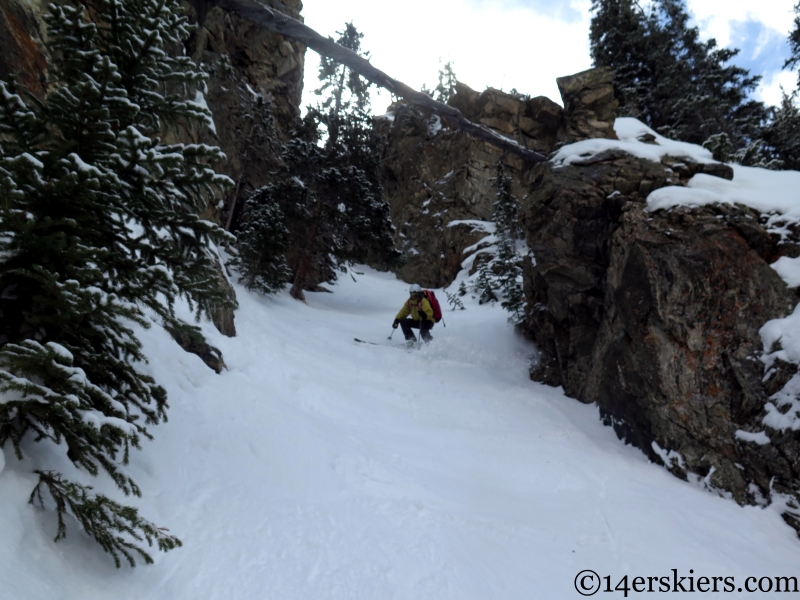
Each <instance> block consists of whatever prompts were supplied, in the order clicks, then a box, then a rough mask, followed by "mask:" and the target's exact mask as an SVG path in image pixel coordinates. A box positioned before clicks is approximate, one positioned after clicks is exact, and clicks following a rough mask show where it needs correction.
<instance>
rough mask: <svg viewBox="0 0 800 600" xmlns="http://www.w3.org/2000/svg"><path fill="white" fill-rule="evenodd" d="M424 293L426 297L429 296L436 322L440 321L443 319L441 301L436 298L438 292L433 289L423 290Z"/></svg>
mask: <svg viewBox="0 0 800 600" xmlns="http://www.w3.org/2000/svg"><path fill="white" fill-rule="evenodd" d="M422 293H423V294H425V298H427V299H428V302H430V303H431V308H432V309H433V321H434V323H438V322H439V321H441V320H442V307H441V306H439V301H438V300H437V299H436V294H434V293H433V290H422Z"/></svg>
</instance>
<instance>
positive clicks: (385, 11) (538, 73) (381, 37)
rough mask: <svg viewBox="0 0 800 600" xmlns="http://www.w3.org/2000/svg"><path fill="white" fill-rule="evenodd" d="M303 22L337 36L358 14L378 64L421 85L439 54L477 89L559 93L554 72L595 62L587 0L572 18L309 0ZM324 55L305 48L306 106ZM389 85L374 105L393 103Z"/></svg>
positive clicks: (453, 1)
mask: <svg viewBox="0 0 800 600" xmlns="http://www.w3.org/2000/svg"><path fill="white" fill-rule="evenodd" d="M303 4H304V9H303V16H304V18H305V22H306V24H307V25H309V26H310V27H312V28H314V29H315V30H317V31H318V32H319V33H320V34H322V35H326V36H331V37H336V34H335V32H336V31H337V30H341V29H342V26H343V25H344V23H345V22H346V21H349V20H352V21H353V22H354V24H355V26H356V27H357V28H358V29H359V31H361V32H362V33H364V40H363V46H364V48H365V49H366V50H369V51H370V52H371V53H372V64H373V65H375V66H376V67H378V68H380V69H381V70H383V71H385V72H386V73H387V74H389V75H390V76H392V77H394V78H396V79H399V80H400V81H403V82H404V83H406V84H408V85H410V86H411V87H413V88H415V89H419V88H420V87H421V86H422V85H423V84H427V85H428V86H432V85H433V84H435V83H436V79H437V73H438V71H439V59H440V58H441V60H442V61H443V62H446V61H448V60H449V61H452V62H453V65H454V69H455V72H456V75H457V76H458V78H459V80H460V81H463V82H464V83H466V84H467V85H469V86H470V87H472V88H474V89H476V90H483V89H485V88H486V87H488V86H492V87H496V88H500V87H502V88H503V89H505V90H509V89H511V88H517V90H519V91H520V92H523V93H526V94H531V95H533V96H538V95H544V96H548V97H550V98H551V99H553V100H554V101H556V102H559V103H560V101H561V98H560V95H559V93H558V88H557V87H556V83H555V79H556V77H561V76H563V75H571V74H573V73H577V72H579V71H583V70H585V69H588V68H590V67H591V59H590V57H589V40H588V28H589V19H590V14H589V6H590V2H589V0H573V2H572V5H573V6H574V8H575V9H576V10H577V11H578V12H579V14H581V15H583V19H582V20H581V21H578V22H574V23H566V22H563V21H558V20H556V19H554V18H551V17H547V16H542V15H539V14H537V13H536V12H534V10H533V9H531V8H525V6H524V3H522V2H520V3H517V4H503V5H502V8H500V5H498V4H495V3H480V4H475V3H470V2H466V1H465V0H405V1H404V2H393V3H377V2H375V1H374V0H372V1H366V0H337V2H331V1H330V0H304V3H303ZM318 65H319V58H318V56H317V55H316V54H315V53H314V52H312V51H309V52H308V53H307V55H306V88H307V90H306V94H305V95H304V98H303V104H304V106H305V105H306V104H308V103H310V102H314V101H315V100H316V99H315V97H314V96H313V94H310V93H308V92H309V91H310V90H313V89H314V88H315V87H316V82H317V68H318ZM389 102H390V100H389V96H388V94H386V93H384V94H383V95H382V96H381V97H380V98H379V99H377V100H374V101H373V105H374V107H375V108H374V110H375V112H380V111H382V110H383V109H384V108H385V107H386V106H387V105H388V104H389Z"/></svg>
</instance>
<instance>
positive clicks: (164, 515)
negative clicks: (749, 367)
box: [0, 269, 800, 600]
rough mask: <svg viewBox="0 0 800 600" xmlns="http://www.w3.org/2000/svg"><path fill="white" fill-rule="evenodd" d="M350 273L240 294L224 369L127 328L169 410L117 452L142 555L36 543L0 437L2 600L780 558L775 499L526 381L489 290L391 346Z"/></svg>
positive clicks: (357, 587) (42, 532)
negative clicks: (687, 472) (694, 468)
mask: <svg viewBox="0 0 800 600" xmlns="http://www.w3.org/2000/svg"><path fill="white" fill-rule="evenodd" d="M356 278H357V279H358V282H357V283H355V282H353V281H352V280H351V278H350V277H347V276H344V277H341V279H340V282H339V283H338V284H337V285H336V286H334V289H335V293H334V294H322V293H320V294H309V295H308V296H309V300H308V305H304V304H301V303H299V302H296V301H294V300H292V299H291V298H289V297H288V295H281V296H278V297H276V298H263V297H259V296H257V295H254V294H251V293H248V292H246V291H245V290H243V289H237V293H238V295H239V300H240V303H241V309H240V310H239V312H238V316H237V329H238V331H239V336H238V337H236V338H233V339H228V338H223V337H221V336H219V335H218V334H216V333H215V332H214V330H213V329H211V328H209V327H206V333H207V334H208V335H209V337H210V338H211V341H212V342H213V343H214V344H216V345H218V346H219V347H220V348H221V349H222V351H223V352H224V355H225V360H226V362H227V364H228V366H229V367H230V370H229V371H227V372H224V373H223V374H222V375H219V376H218V375H215V374H214V373H213V372H212V371H211V370H209V369H208V368H207V367H205V366H204V365H203V364H202V363H201V362H200V360H199V359H198V358H197V357H195V356H193V355H189V354H185V353H184V352H182V351H181V350H179V348H178V347H177V346H176V345H175V344H174V343H173V342H172V341H171V340H170V339H169V338H168V337H167V336H166V334H164V333H163V332H162V331H160V330H158V329H157V328H153V329H152V330H150V331H147V332H143V333H142V336H143V338H144V341H145V344H146V348H147V350H148V353H149V356H151V357H152V360H151V363H150V366H149V369H150V370H151V371H152V373H153V374H154V375H155V376H156V377H157V378H158V379H159V381H161V382H162V383H163V384H164V385H165V386H166V387H167V388H168V391H169V394H170V405H171V411H170V421H169V423H167V424H166V425H163V426H160V427H158V428H156V429H155V430H154V433H155V434H156V439H155V441H153V442H150V443H146V444H145V447H144V451H143V452H138V453H135V454H134V456H133V458H132V465H131V467H130V468H131V471H132V472H133V475H134V476H135V478H136V479H137V480H138V482H139V483H140V485H141V487H142V489H143V491H144V498H142V499H141V500H137V502H136V503H137V505H138V506H141V509H142V511H143V513H144V514H145V516H147V517H148V518H151V519H152V520H154V521H155V522H157V523H159V524H163V525H166V526H168V527H169V528H170V530H171V531H172V532H173V533H175V534H177V535H178V536H179V537H180V538H181V539H182V540H183V542H184V547H183V548H181V549H178V550H175V551H174V552H170V553H168V554H158V555H157V556H156V557H155V558H156V564H155V565H154V566H140V567H137V568H136V569H134V570H130V569H128V568H123V569H121V570H116V569H115V568H114V565H113V562H112V561H111V560H110V558H109V557H107V556H106V555H104V554H103V553H102V551H101V550H100V549H99V548H98V547H96V546H95V545H94V543H93V542H91V541H89V540H88V539H87V538H85V536H83V534H81V533H80V532H79V531H77V528H76V527H75V526H74V524H72V527H71V531H70V534H69V535H68V537H67V539H66V540H65V541H63V542H59V543H58V544H53V543H52V541H51V540H52V537H53V536H54V535H55V523H54V518H53V514H52V512H44V513H43V512H41V511H38V510H37V509H34V508H32V507H31V506H29V505H27V504H26V500H27V495H28V494H29V493H30V490H31V488H32V486H33V484H34V478H33V477H32V476H31V475H30V474H29V473H28V470H29V467H27V466H26V464H25V463H19V462H18V461H17V460H16V459H15V458H14V457H13V456H11V455H9V453H8V451H6V454H7V455H6V465H5V469H4V470H3V471H2V473H0V507H2V511H0V590H2V594H1V595H0V597H2V598H3V600H17V599H19V600H23V599H24V600H38V599H42V600H44V599H47V600H67V599H69V600H78V599H80V600H91V599H96V598H111V597H113V598H118V599H131V600H133V599H136V600H141V599H143V598H147V599H148V600H158V599H164V600H167V599H169V600H174V599H191V600H197V599H237V600H239V599H241V600H244V599H253V600H265V599H276V600H278V599H279V600H292V599H297V600H301V599H311V598H313V599H328V598H331V599H332V598H342V599H364V600H375V599H382V598H395V599H409V600H411V599H413V600H422V599H436V600H444V599H448V598H452V599H458V600H469V599H475V600H488V599H491V598H497V599H504V600H512V599H526V600H527V599H530V598H573V597H578V596H577V594H576V592H575V591H574V589H573V582H574V579H575V576H576V575H577V574H578V572H580V571H582V570H584V569H593V570H594V571H596V572H597V573H598V574H599V575H600V576H606V575H609V576H610V577H611V579H610V581H611V582H612V586H615V585H616V583H617V581H619V579H620V578H622V577H623V576H624V575H628V576H629V577H630V578H631V580H632V578H633V577H634V576H643V577H647V576H651V577H672V571H671V570H672V569H678V573H679V574H680V576H686V577H689V576H693V577H695V578H697V577H701V576H706V577H709V578H710V577H735V578H736V583H737V585H742V584H743V583H744V580H745V578H746V577H748V576H758V577H761V576H780V575H784V576H785V575H797V565H798V564H800V542H798V540H797V538H796V536H795V533H794V532H793V531H792V530H791V529H790V528H789V527H787V526H786V525H785V524H784V523H783V522H782V521H781V519H780V518H779V516H778V514H777V513H776V512H775V511H773V510H770V509H767V510H763V509H760V508H755V507H746V508H742V507H739V506H737V505H736V504H735V503H733V502H731V501H728V500H724V499H722V498H719V497H716V496H714V495H712V494H710V493H708V492H706V491H703V490H701V489H699V488H697V487H695V486H693V485H691V484H689V483H685V482H682V481H680V480H678V479H676V478H675V477H673V476H672V475H670V474H669V473H667V472H666V471H665V470H664V469H663V468H661V467H658V466H656V465H654V464H651V463H649V462H648V461H647V460H646V458H645V457H644V456H643V455H642V454H641V452H639V451H638V450H636V449H633V448H631V447H626V446H624V445H622V444H621V443H620V442H619V441H618V440H617V438H616V437H615V435H614V433H613V431H612V430H611V429H610V428H608V427H604V426H602V425H601V423H600V421H599V417H598V411H597V408H596V407H593V406H587V405H583V404H580V403H578V402H576V401H575V400H571V399H569V398H566V397H564V396H563V394H562V393H561V391H560V390H559V389H553V388H548V387H545V386H542V385H539V384H536V383H533V382H531V381H530V380H529V379H528V377H527V365H528V360H529V356H530V355H531V353H532V352H533V351H534V350H533V348H531V347H530V346H528V345H527V344H526V343H525V342H524V341H522V340H520V339H518V338H516V336H515V335H514V333H513V332H512V330H511V328H510V327H509V326H508V325H507V323H506V314H505V313H504V312H503V311H502V310H501V309H500V308H499V307H490V306H478V305H477V304H475V303H474V302H469V298H467V300H468V302H467V310H465V311H459V312H451V311H449V310H446V312H445V320H446V322H447V327H446V328H444V327H442V325H441V324H439V325H437V326H436V328H435V329H434V337H435V341H434V343H433V344H431V345H430V346H428V347H425V348H423V349H421V350H412V351H407V350H404V349H398V348H396V347H394V345H395V343H396V342H397V341H398V338H399V337H400V331H399V330H398V331H397V333H395V335H394V338H393V340H392V341H391V342H390V341H388V340H386V337H387V335H388V334H389V333H390V332H391V327H390V326H391V322H392V319H393V317H394V314H395V313H396V311H397V310H398V309H399V308H400V305H401V303H402V302H403V301H404V299H405V297H406V287H407V286H406V285H405V284H404V283H402V282H399V281H397V280H396V279H395V278H394V276H392V275H390V274H381V273H376V272H373V271H370V270H368V269H365V274H364V275H363V276H359V275H356ZM457 285H458V282H456V283H455V284H454V286H453V289H455V288H456V287H457ZM354 337H359V338H362V339H366V340H371V341H374V342H378V343H379V344H380V345H378V346H372V345H364V344H357V343H355V342H354V341H353V338H354ZM1 457H2V454H0V458H1ZM0 468H2V462H0ZM98 484H99V488H100V489H107V488H104V487H103V485H102V482H100V481H98ZM690 569H691V570H693V573H691V574H690ZM683 584H684V586H685V587H687V589H688V585H689V582H688V580H684V582H683ZM603 585H605V583H603ZM722 587H723V584H722V583H720V584H719V588H720V590H722ZM657 589H658V583H656V584H655V590H657ZM656 595H658V594H656ZM621 596H622V594H621V592H618V593H616V595H615V596H614V597H621ZM745 596H749V594H746V593H742V594H738V593H736V592H734V593H732V594H723V593H722V592H721V591H720V593H719V594H714V593H709V594H706V595H704V597H711V598H714V597H725V598H736V597H745Z"/></svg>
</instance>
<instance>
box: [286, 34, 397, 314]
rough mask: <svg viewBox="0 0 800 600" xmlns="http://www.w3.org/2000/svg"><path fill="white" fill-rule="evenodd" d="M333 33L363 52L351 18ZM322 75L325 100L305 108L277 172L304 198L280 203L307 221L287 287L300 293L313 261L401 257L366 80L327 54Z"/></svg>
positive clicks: (388, 260) (392, 259)
mask: <svg viewBox="0 0 800 600" xmlns="http://www.w3.org/2000/svg"><path fill="white" fill-rule="evenodd" d="M339 36H340V37H339V38H338V39H337V42H338V43H339V44H341V45H342V46H344V47H346V48H349V49H350V50H353V51H354V52H356V53H359V54H360V55H361V56H364V57H365V58H366V57H368V56H369V53H366V52H362V50H361V39H362V37H363V34H361V33H359V32H358V30H357V29H356V28H355V27H354V26H353V24H352V23H348V24H347V25H345V29H344V30H343V31H341V32H339ZM320 81H321V82H322V84H321V86H320V88H319V89H318V90H317V93H318V94H319V95H321V96H322V95H324V96H325V97H324V100H323V101H322V102H321V103H320V105H319V106H318V107H317V108H315V109H311V110H309V112H308V114H307V115H306V118H305V119H304V121H303V122H302V123H301V124H300V125H299V126H298V128H297V131H296V133H295V134H294V136H293V138H292V140H291V141H290V142H289V143H288V144H287V145H286V148H285V151H284V161H285V165H286V170H285V173H284V174H283V177H284V178H286V179H289V180H292V181H294V182H295V184H296V185H300V186H302V187H303V188H304V189H305V192H304V202H302V203H297V202H293V203H292V205H291V206H289V207H284V210H285V212H286V213H287V216H288V217H290V218H291V217H292V216H299V217H300V219H301V220H302V221H303V222H304V223H305V236H306V240H307V242H306V244H305V247H304V248H303V250H302V252H301V256H300V259H299V261H298V264H297V267H296V268H295V278H294V282H293V284H292V288H291V290H290V293H291V294H292V296H294V297H295V298H298V299H303V288H304V286H305V284H306V281H307V279H308V276H309V273H310V272H311V270H312V267H313V266H314V265H315V264H317V265H319V264H320V263H329V264H330V263H331V262H332V263H333V265H334V266H341V265H343V264H344V263H347V262H351V261H356V260H365V259H366V258H367V257H372V258H375V259H378V260H382V261H384V262H385V263H387V264H392V263H394V262H395V261H397V260H398V259H399V257H400V252H398V251H397V250H396V248H395V247H394V238H393V234H394V226H393V225H392V222H391V216H390V211H389V205H388V203H387V202H386V201H385V200H384V199H383V188H382V186H381V183H380V160H379V157H380V155H381V147H382V144H383V140H382V139H381V138H380V136H379V135H378V134H377V132H376V131H375V128H374V123H373V118H372V117H371V115H370V113H369V87H370V85H371V84H370V83H369V82H367V81H366V80H364V79H362V78H361V77H360V76H359V75H358V74H357V73H355V72H354V71H352V70H350V69H349V68H347V67H345V66H344V65H341V64H339V63H336V62H335V61H332V60H331V59H328V58H326V57H323V58H322V61H321V67H320Z"/></svg>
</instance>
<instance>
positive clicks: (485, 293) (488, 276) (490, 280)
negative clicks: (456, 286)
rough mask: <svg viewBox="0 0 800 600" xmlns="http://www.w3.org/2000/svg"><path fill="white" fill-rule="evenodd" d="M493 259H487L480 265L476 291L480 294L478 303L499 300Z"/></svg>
mask: <svg viewBox="0 0 800 600" xmlns="http://www.w3.org/2000/svg"><path fill="white" fill-rule="evenodd" d="M492 262H493V261H492V260H491V259H489V260H485V261H484V262H482V263H481V266H480V267H478V277H477V278H476V279H475V288H474V289H475V293H476V294H478V304H486V303H492V302H497V294H496V293H495V291H496V290H497V279H496V277H495V275H494V273H492V266H491V265H492Z"/></svg>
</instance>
